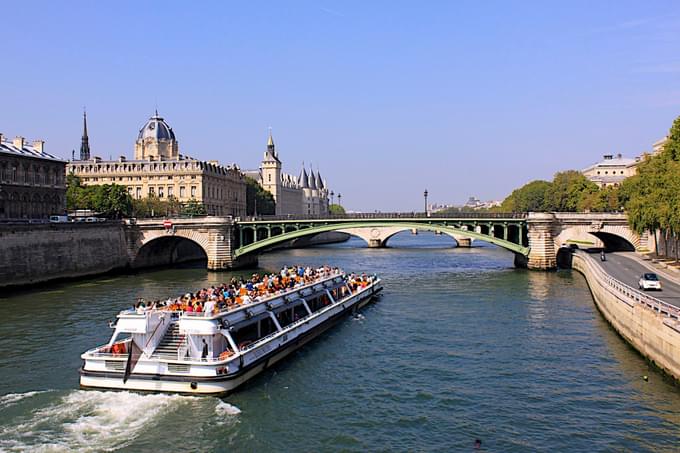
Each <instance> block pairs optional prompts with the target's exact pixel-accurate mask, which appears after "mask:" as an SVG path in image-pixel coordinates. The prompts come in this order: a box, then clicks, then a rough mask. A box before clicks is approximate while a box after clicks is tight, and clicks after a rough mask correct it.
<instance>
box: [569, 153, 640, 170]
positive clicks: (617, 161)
mask: <svg viewBox="0 0 680 453" xmlns="http://www.w3.org/2000/svg"><path fill="white" fill-rule="evenodd" d="M639 163H640V161H638V160H636V159H631V158H629V157H618V156H617V157H612V158H611V159H603V160H601V161H600V162H598V163H596V164H593V165H591V166H589V167H587V168H584V169H583V170H582V171H584V172H585V171H589V170H592V169H594V168H627V167H634V166H636V165H637V164H639Z"/></svg>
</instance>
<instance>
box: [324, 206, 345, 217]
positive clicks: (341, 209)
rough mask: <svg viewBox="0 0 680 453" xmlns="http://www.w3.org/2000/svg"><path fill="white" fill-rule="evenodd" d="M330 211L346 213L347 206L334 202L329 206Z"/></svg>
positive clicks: (331, 212) (338, 213) (335, 213)
mask: <svg viewBox="0 0 680 453" xmlns="http://www.w3.org/2000/svg"><path fill="white" fill-rule="evenodd" d="M328 212H329V213H330V215H345V214H346V213H345V208H343V207H342V206H340V205H339V204H332V205H330V206H328Z"/></svg>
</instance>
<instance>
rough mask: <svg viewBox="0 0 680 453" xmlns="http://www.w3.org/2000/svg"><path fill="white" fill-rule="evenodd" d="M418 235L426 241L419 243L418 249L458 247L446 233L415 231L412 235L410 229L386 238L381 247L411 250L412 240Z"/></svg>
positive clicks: (451, 236) (456, 241)
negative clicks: (426, 237) (422, 236)
mask: <svg viewBox="0 0 680 453" xmlns="http://www.w3.org/2000/svg"><path fill="white" fill-rule="evenodd" d="M420 235H426V236H428V239H427V242H426V243H425V244H423V243H422V242H420V241H419V243H418V245H417V247H418V248H452V247H456V246H458V240H457V239H456V238H455V237H453V235H451V234H448V233H442V232H437V231H429V230H417V229H416V233H415V234H413V231H412V229H406V230H401V231H397V232H396V233H393V234H391V235H389V236H387V237H386V238H385V239H384V241H383V247H394V248H411V247H414V246H413V245H412V243H413V240H414V238H415V237H416V236H420ZM387 241H390V245H387Z"/></svg>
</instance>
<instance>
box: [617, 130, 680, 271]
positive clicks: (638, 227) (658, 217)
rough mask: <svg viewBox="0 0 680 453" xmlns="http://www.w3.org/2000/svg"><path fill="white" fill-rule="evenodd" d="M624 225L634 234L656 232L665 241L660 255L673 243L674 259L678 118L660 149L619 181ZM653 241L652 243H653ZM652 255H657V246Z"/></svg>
mask: <svg viewBox="0 0 680 453" xmlns="http://www.w3.org/2000/svg"><path fill="white" fill-rule="evenodd" d="M620 192H621V198H622V199H623V201H624V202H625V207H626V212H627V213H628V223H629V224H630V227H631V228H632V229H633V230H635V231H636V232H638V233H640V234H642V233H643V232H644V231H647V230H649V231H653V232H657V231H659V232H660V234H661V236H662V237H663V238H664V239H665V241H664V243H665V249H664V255H669V250H668V245H669V242H672V243H673V248H674V249H675V259H676V260H678V239H679V238H678V235H679V234H680V117H678V118H676V119H675V121H674V122H673V126H672V127H671V129H670V132H669V134H668V139H667V141H666V143H665V145H664V148H663V150H662V151H661V153H659V154H658V155H656V156H651V157H649V158H647V159H645V160H644V161H643V162H642V163H641V164H640V165H639V166H638V172H637V174H636V175H635V176H632V177H630V178H628V179H627V180H625V181H624V182H623V185H622V187H621V190H620ZM655 242H656V241H655ZM656 253H657V254H658V253H659V250H658V245H657V250H656Z"/></svg>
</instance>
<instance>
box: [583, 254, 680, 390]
mask: <svg viewBox="0 0 680 453" xmlns="http://www.w3.org/2000/svg"><path fill="white" fill-rule="evenodd" d="M572 266H573V268H574V269H576V270H577V271H579V272H581V273H582V274H583V275H584V276H585V278H586V281H587V282H588V286H589V287H590V291H591V293H592V295H593V299H594V300H595V305H596V306H597V308H598V310H599V311H600V312H601V313H602V315H603V316H604V318H605V319H606V320H607V322H609V324H610V325H611V326H612V327H613V328H614V330H616V331H617V332H618V333H619V335H621V337H623V338H624V339H625V340H626V341H627V342H628V343H629V344H630V345H631V346H633V347H634V348H635V349H636V350H637V351H638V352H639V353H640V354H642V355H643V356H644V357H645V358H647V359H648V360H649V361H651V362H652V363H653V364H654V365H656V366H657V367H659V368H660V369H661V370H663V371H664V372H665V373H667V374H668V375H670V376H672V377H673V379H674V380H675V381H676V382H678V381H680V308H678V307H676V306H674V305H671V304H668V303H666V302H664V301H662V300H660V299H658V298H656V297H654V296H651V295H649V294H647V293H644V292H642V291H639V290H638V289H635V288H632V287H631V286H628V285H626V284H625V283H623V282H621V281H619V280H617V279H615V278H613V277H612V276H610V275H609V274H607V273H606V272H605V271H604V270H603V269H602V267H600V266H599V264H597V262H596V261H595V260H594V259H593V258H592V257H591V256H590V255H589V254H588V253H586V252H584V251H575V252H574V254H573V257H572Z"/></svg>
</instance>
